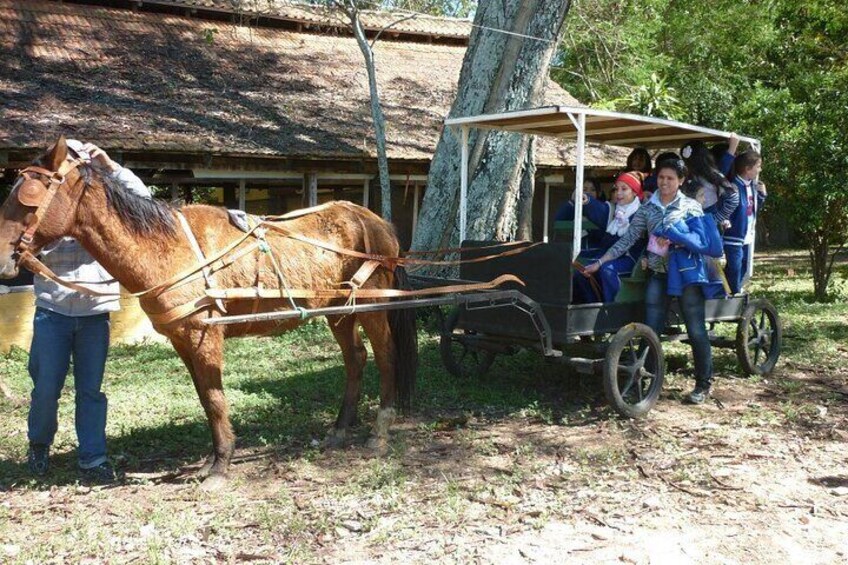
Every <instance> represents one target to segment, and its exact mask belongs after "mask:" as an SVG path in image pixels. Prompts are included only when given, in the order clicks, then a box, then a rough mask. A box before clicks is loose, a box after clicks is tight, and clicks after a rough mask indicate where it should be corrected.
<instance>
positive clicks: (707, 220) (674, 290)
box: [655, 214, 722, 296]
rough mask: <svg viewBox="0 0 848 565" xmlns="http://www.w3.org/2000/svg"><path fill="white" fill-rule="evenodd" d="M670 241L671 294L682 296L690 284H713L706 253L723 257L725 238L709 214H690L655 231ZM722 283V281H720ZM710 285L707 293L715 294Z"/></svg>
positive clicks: (669, 272) (669, 284) (669, 273)
mask: <svg viewBox="0 0 848 565" xmlns="http://www.w3.org/2000/svg"><path fill="white" fill-rule="evenodd" d="M655 235H658V236H662V237H665V238H667V239H668V240H669V241H671V242H672V243H673V244H674V246H673V247H672V248H671V250H670V252H669V257H668V294H669V295H671V296H680V295H681V294H683V289H684V288H686V287H687V286H689V285H693V284H698V285H713V286H715V284H716V281H713V280H711V277H710V272H709V271H710V270H709V269H708V265H707V263H706V259H705V256H708V257H721V255H722V240H721V236H720V235H719V233H718V227H717V226H716V223H715V219H714V218H713V217H712V216H711V215H710V214H705V215H703V216H690V217H688V218H686V219H685V220H679V221H678V222H676V223H674V224H672V225H670V226H667V227H665V228H664V229H661V230H658V231H657V232H655ZM718 284H719V285H720V284H721V283H720V282H719V283H718ZM712 290H713V289H710V292H708V293H707V294H708V295H712V294H713V292H712Z"/></svg>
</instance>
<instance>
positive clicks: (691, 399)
mask: <svg viewBox="0 0 848 565" xmlns="http://www.w3.org/2000/svg"><path fill="white" fill-rule="evenodd" d="M709 396H710V388H709V387H701V386H696V387H695V390H693V391H692V392H690V393H689V395H688V396H687V397H686V404H703V403H704V402H706V400H707V398H709Z"/></svg>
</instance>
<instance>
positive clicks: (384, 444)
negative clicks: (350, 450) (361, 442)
mask: <svg viewBox="0 0 848 565" xmlns="http://www.w3.org/2000/svg"><path fill="white" fill-rule="evenodd" d="M365 446H366V447H367V448H368V449H370V450H371V451H372V452H373V453H374V455H376V456H377V457H383V456H385V455H388V453H389V440H387V439H386V438H384V437H379V436H371V437H369V438H368V442H367V443H366V444H365Z"/></svg>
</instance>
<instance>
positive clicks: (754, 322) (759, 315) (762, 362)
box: [736, 298, 783, 375]
mask: <svg viewBox="0 0 848 565" xmlns="http://www.w3.org/2000/svg"><path fill="white" fill-rule="evenodd" d="M782 342H783V328H782V327H781V325H780V316H779V315H778V313H777V308H775V307H774V305H772V303H771V302H769V301H768V300H764V299H762V298H760V299H757V300H752V301H750V302H749V303H748V306H746V307H745V311H744V312H743V313H742V319H741V320H739V325H738V326H737V327H736V357H737V358H738V359H739V365H740V366H741V367H742V370H743V371H744V372H745V373H746V374H747V375H768V374H770V373H771V372H772V371H773V370H774V366H775V365H776V364H777V358H778V357H780V347H781V345H782Z"/></svg>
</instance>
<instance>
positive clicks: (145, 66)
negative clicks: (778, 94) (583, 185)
mask: <svg viewBox="0 0 848 565" xmlns="http://www.w3.org/2000/svg"><path fill="white" fill-rule="evenodd" d="M234 6H238V8H234ZM397 19H398V18H397V17H396V15H392V14H386V13H382V12H374V13H366V14H364V16H363V24H364V27H365V29H366V32H367V33H368V34H369V35H371V36H372V37H373V36H374V35H375V34H376V33H378V32H380V31H381V30H383V32H382V34H381V36H380V39H379V41H377V43H376V48H375V52H376V59H377V75H378V82H379V88H380V94H381V98H382V103H383V109H384V112H385V115H386V121H387V142H388V156H389V170H390V173H391V175H392V176H391V178H392V185H393V186H392V189H393V196H392V207H393V216H394V218H393V219H394V221H395V224H396V226H397V228H398V233H399V236H400V238H401V242H402V244H403V245H404V246H408V244H409V242H410V241H411V239H412V233H413V230H414V229H415V223H416V217H417V212H418V206H419V204H420V202H421V199H422V198H423V193H424V190H426V183H427V171H428V167H429V162H430V159H431V157H432V155H433V152H434V150H435V147H436V143H437V142H438V139H439V136H440V133H441V129H442V124H443V121H444V119H445V117H446V116H447V114H448V112H449V109H450V105H451V103H452V101H453V98H454V95H455V91H456V86H457V80H458V78H459V72H460V67H461V64H462V59H463V56H464V54H465V49H466V46H467V43H468V38H469V35H470V32H471V24H470V22H468V21H465V20H457V19H447V18H432V17H425V16H421V17H415V18H413V19H407V20H404V21H401V22H399V23H396V24H395V25H391V26H390V27H388V28H387V26H389V25H390V24H392V23H393V22H395V21H396V20H397ZM386 28H387V29H386ZM0 30H2V34H0V55H2V57H0V170H2V178H0V182H7V183H8V182H9V181H10V180H11V179H13V178H14V177H15V175H16V169H18V168H20V167H23V166H25V165H26V164H28V163H29V162H30V161H31V160H32V159H33V158H34V157H36V156H37V155H39V154H40V153H42V152H43V151H44V150H45V148H46V147H48V146H49V144H51V143H52V142H53V141H55V139H56V138H57V137H58V136H59V135H60V134H64V135H66V136H68V137H72V138H77V139H80V140H84V141H91V142H94V143H96V144H98V145H100V146H101V147H103V148H105V149H106V150H107V151H108V152H109V153H110V155H112V156H113V157H114V158H116V159H117V160H118V161H120V162H122V163H123V164H124V165H125V166H128V167H130V168H132V169H133V170H134V171H135V172H136V173H137V174H138V175H139V176H140V177H141V178H142V179H143V180H144V181H145V182H147V183H148V184H152V185H155V186H156V187H158V188H159V189H160V193H161V192H164V193H165V194H166V195H167V194H168V193H170V195H171V196H173V197H175V198H178V197H183V198H188V199H191V198H192V195H193V196H195V197H198V196H199V195H201V194H202V195H205V197H206V198H211V199H212V200H213V201H217V202H218V203H220V204H223V205H226V206H228V207H231V208H242V209H246V210H247V211H248V212H252V213H258V214H263V213H269V214H277V213H282V212H286V211H289V210H292V209H296V208H299V207H303V206H307V205H311V204H315V203H321V202H325V201H327V200H331V199H347V200H351V201H354V202H358V203H362V204H364V205H366V206H370V207H371V208H372V209H374V210H379V209H380V202H379V196H380V195H379V182H378V180H377V164H376V151H375V146H374V141H373V131H372V123H371V115H370V107H369V92H368V86H367V78H366V73H365V67H364V63H363V57H362V54H361V52H360V50H359V47H358V46H357V44H356V41H355V39H354V38H353V37H352V36H351V34H350V32H349V31H348V29H347V23H346V22H345V21H344V20H343V19H342V18H340V16H339V15H338V14H335V13H333V12H329V11H327V10H324V9H319V8H315V7H309V6H302V5H295V4H292V3H291V2H288V1H285V2H284V1H279V0H249V1H243V2H241V3H235V2H232V1H231V0H161V1H160V0H143V1H141V0H117V1H97V0H88V1H85V0H81V1H77V0H74V1H71V0H65V1H51V0H26V1H24V0H0ZM545 97H546V102H547V103H550V104H576V101H575V100H574V99H573V98H572V97H571V96H570V95H569V94H568V93H567V92H565V91H564V90H562V89H561V88H560V87H558V86H557V85H556V84H554V83H553V82H551V81H548V83H547V85H546V94H545ZM536 155H537V171H538V180H539V185H538V186H541V187H544V188H545V190H551V191H552V193H551V200H552V203H553V204H554V206H553V208H554V209H555V204H556V203H558V202H559V201H561V200H564V199H565V198H566V197H567V195H568V194H569V193H570V188H571V186H572V182H573V181H572V179H573V173H572V169H573V167H572V165H573V161H574V159H573V151H572V148H571V147H569V146H558V145H556V144H554V143H551V142H550V141H543V140H540V141H539V142H538V145H537V150H536ZM587 157H588V166H590V167H599V168H601V174H606V175H609V174H610V173H611V171H612V170H615V169H618V168H620V167H621V166H623V165H624V156H623V155H622V154H621V152H618V151H610V150H601V149H595V150H593V151H590V152H589V154H588V156H587ZM545 190H537V199H536V200H537V201H536V202H535V203H534V206H535V209H536V221H535V224H536V225H537V226H541V224H542V221H541V214H542V213H543V210H544V205H543V201H544V198H543V197H544V192H545ZM554 209H552V210H550V212H549V213H550V214H553V212H554ZM537 231H538V228H537ZM2 298H7V299H11V298H10V297H9V296H6V297H0V299H2ZM15 300H16V301H18V302H20V301H21V300H23V299H21V298H20V297H16V298H15ZM16 304H17V302H16ZM4 308H5V307H4ZM15 308H16V310H17V307H15ZM29 316H30V314H29V313H27V312H18V313H17V314H16V319H18V322H15V323H19V322H20V320H27V319H29ZM4 323H5V322H4ZM6 327H9V326H8V324H7V325H6ZM129 333H130V334H131V333H132V332H131V331H130V332H129ZM8 341H9V340H8V339H7V340H6V342H7V343H8ZM21 341H22V340H21V339H20V338H17V342H18V343H19V342H21ZM23 341H26V340H25V339H23ZM0 348H2V343H0Z"/></svg>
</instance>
